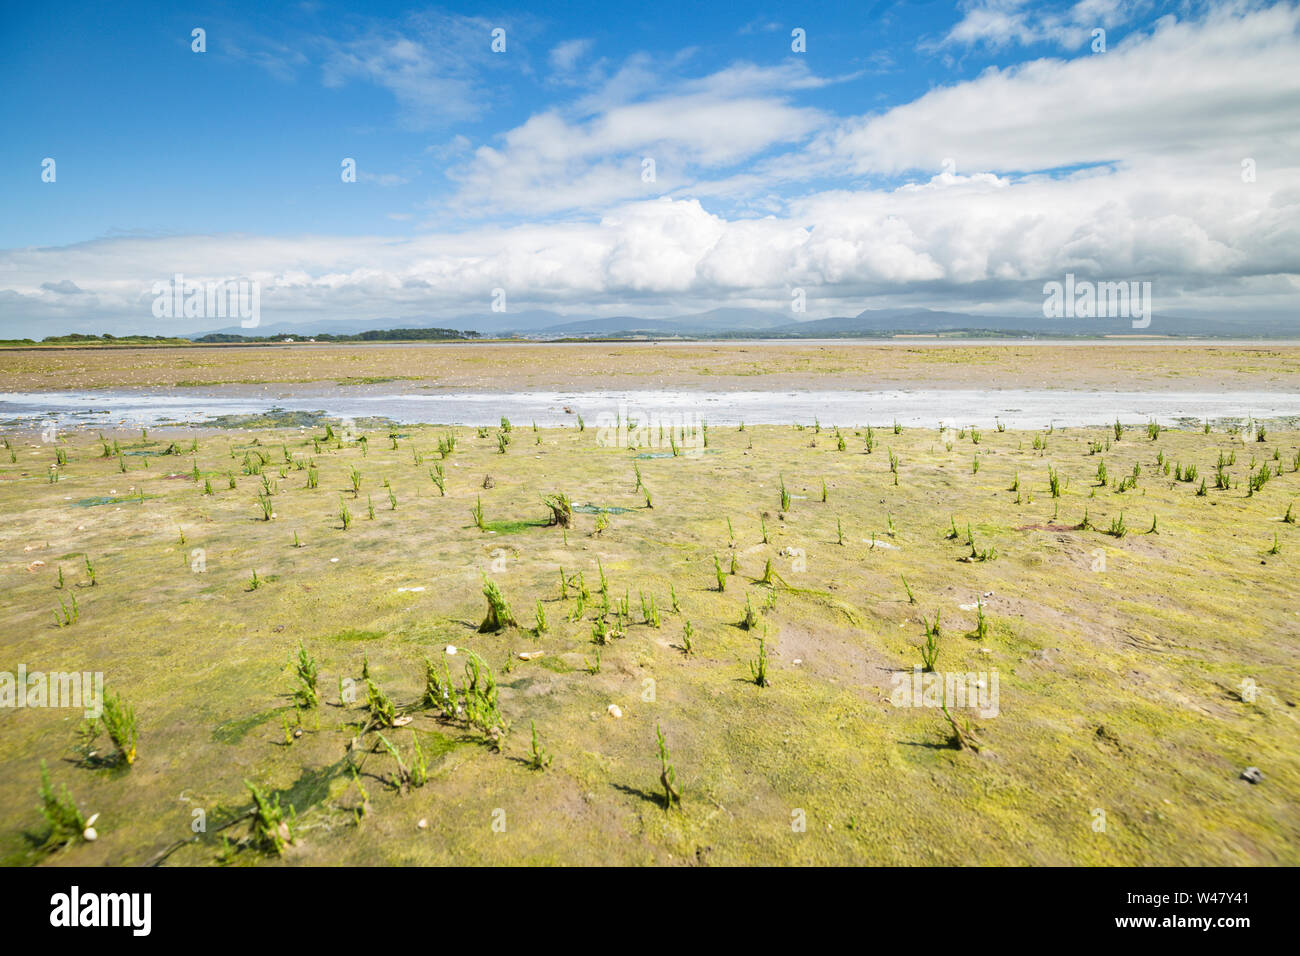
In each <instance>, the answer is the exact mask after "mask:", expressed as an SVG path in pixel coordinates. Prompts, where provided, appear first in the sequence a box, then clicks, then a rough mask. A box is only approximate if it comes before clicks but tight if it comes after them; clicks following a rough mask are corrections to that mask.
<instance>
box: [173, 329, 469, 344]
mask: <svg viewBox="0 0 1300 956" xmlns="http://www.w3.org/2000/svg"><path fill="white" fill-rule="evenodd" d="M478 337H479V334H478V333H477V332H458V331H456V330H455V329H372V330H370V331H369V332H356V333H354V334H352V335H331V334H330V333H328V332H318V333H316V334H315V335H290V334H288V333H281V334H280V335H235V334H232V333H229V332H213V333H212V334H210V335H202V336H199V337H198V338H196V339H193V341H195V342H208V343H218V342H283V341H284V340H285V339H293V340H294V341H296V342H303V341H306V340H307V339H315V340H316V341H317V342H425V341H441V342H447V341H458V340H463V339H476V338H478Z"/></svg>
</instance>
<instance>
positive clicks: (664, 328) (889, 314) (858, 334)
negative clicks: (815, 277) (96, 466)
mask: <svg viewBox="0 0 1300 956" xmlns="http://www.w3.org/2000/svg"><path fill="white" fill-rule="evenodd" d="M456 330H464V331H463V332H461V331H456ZM396 332H401V333H403V334H402V335H401V336H398V338H400V339H407V340H416V339H438V338H467V337H470V334H471V333H473V334H475V335H477V336H480V337H483V336H486V337H494V338H495V337H501V338H526V339H539V340H547V339H560V338H563V339H595V338H687V339H701V338H880V337H888V336H893V335H907V334H920V335H963V334H964V335H975V336H981V335H983V336H996V335H1013V336H1024V335H1035V336H1047V337H1055V336H1060V337H1098V336H1104V335H1160V336H1209V337H1239V338H1300V316H1285V315H1282V316H1279V315H1276V314H1274V315H1270V316H1254V317H1252V318H1251V319H1250V320H1249V321H1245V320H1242V319H1220V318H1206V317H1193V316H1172V315H1163V314H1161V313H1160V312H1159V311H1157V312H1156V314H1155V316H1154V317H1153V319H1152V321H1151V325H1150V326H1149V327H1148V328H1146V329H1134V328H1133V325H1132V322H1131V321H1130V320H1129V319H1123V318H1119V319H1048V318H1044V317H1043V316H1042V315H1030V316H1009V315H979V314H975V313H968V312H946V311H938V310H933V309H917V308H903V309H868V310H866V311H863V312H860V313H858V314H857V315H852V316H833V317H831V318H826V319H809V320H806V321H792V320H791V318H790V316H789V314H787V313H783V312H776V311H765V310H762V309H742V308H724V309H713V310H711V311H708V312H699V313H692V314H687V315H681V316H676V317H672V318H653V319H652V318H645V317H641V316H636V315H616V316H599V317H592V316H581V315H564V314H561V313H558V312H550V311H547V310H544V309H536V310H530V311H525V312H486V313H479V314H471V315H462V316H458V317H455V318H452V319H447V318H440V319H437V320H433V319H429V320H426V321H421V320H412V319H400V320H399V319H392V318H387V319H384V318H378V319H371V320H365V321H352V320H349V321H329V320H324V321H318V322H310V323H307V322H301V323H287V322H282V323H275V324H269V325H263V326H259V327H258V328H256V329H245V328H240V327H229V328H223V329H215V330H213V331H211V332H207V333H202V334H199V335H194V336H191V338H193V339H194V340H195V341H199V342H217V341H228V342H238V341H258V340H272V339H278V338H284V337H286V336H292V337H293V338H298V339H302V338H316V339H318V340H322V341H323V340H325V339H326V338H332V339H336V340H339V341H376V340H380V339H384V338H388V339H390V340H391V339H392V338H394V336H395V333H396ZM421 333H424V334H421Z"/></svg>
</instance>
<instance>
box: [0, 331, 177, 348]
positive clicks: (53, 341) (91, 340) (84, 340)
mask: <svg viewBox="0 0 1300 956" xmlns="http://www.w3.org/2000/svg"><path fill="white" fill-rule="evenodd" d="M188 341H189V339H183V338H179V337H177V336H174V335H120V336H119V335H109V334H108V333H107V332H105V333H104V334H103V335H83V334H82V333H80V332H71V333H69V334H67V335H47V336H46V337H45V338H43V339H41V340H40V341H39V342H38V341H37V340H36V339H0V345H38V344H39V345H96V344H98V345H159V344H161V345H184V344H185V343H186V342H188Z"/></svg>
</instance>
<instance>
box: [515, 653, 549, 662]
mask: <svg viewBox="0 0 1300 956" xmlns="http://www.w3.org/2000/svg"><path fill="white" fill-rule="evenodd" d="M545 653H546V652H545V651H520V652H519V659H520V660H521V661H533V660H536V659H537V658H539V657H541V656H542V655H543V654H545Z"/></svg>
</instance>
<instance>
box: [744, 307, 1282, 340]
mask: <svg viewBox="0 0 1300 956" xmlns="http://www.w3.org/2000/svg"><path fill="white" fill-rule="evenodd" d="M1247 329H1248V330H1249V331H1247ZM962 332H969V333H983V334H989V333H997V332H1007V333H1013V334H1019V335H1046V336H1100V335H1205V336H1245V335H1249V336H1274V337H1288V338H1289V337H1295V336H1297V335H1300V318H1281V317H1272V318H1258V319H1254V320H1252V321H1251V323H1250V324H1249V326H1245V325H1244V324H1243V323H1242V322H1241V321H1240V320H1232V319H1207V318H1192V317H1187V316H1173V315H1161V314H1160V313H1159V312H1157V313H1156V314H1155V315H1154V316H1153V317H1152V319H1151V324H1150V325H1149V326H1148V327H1147V328H1145V329H1135V328H1134V327H1133V322H1132V320H1131V319H1125V318H1116V319H1064V318H1062V319H1049V318H1045V317H1043V316H1041V315H1036V316H1029V317H1024V316H1005V315H973V314H970V313H966V312H936V311H933V310H931V309H868V310H866V311H864V312H860V313H858V314H857V315H855V316H852V317H835V318H829V319H812V320H810V321H808V322H790V323H787V324H785V325H782V326H778V327H776V328H772V329H768V330H767V331H766V332H765V334H766V335H769V336H772V337H777V338H840V337H860V336H888V335H900V334H904V335H905V334H909V333H911V334H942V333H949V334H954V333H962Z"/></svg>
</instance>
